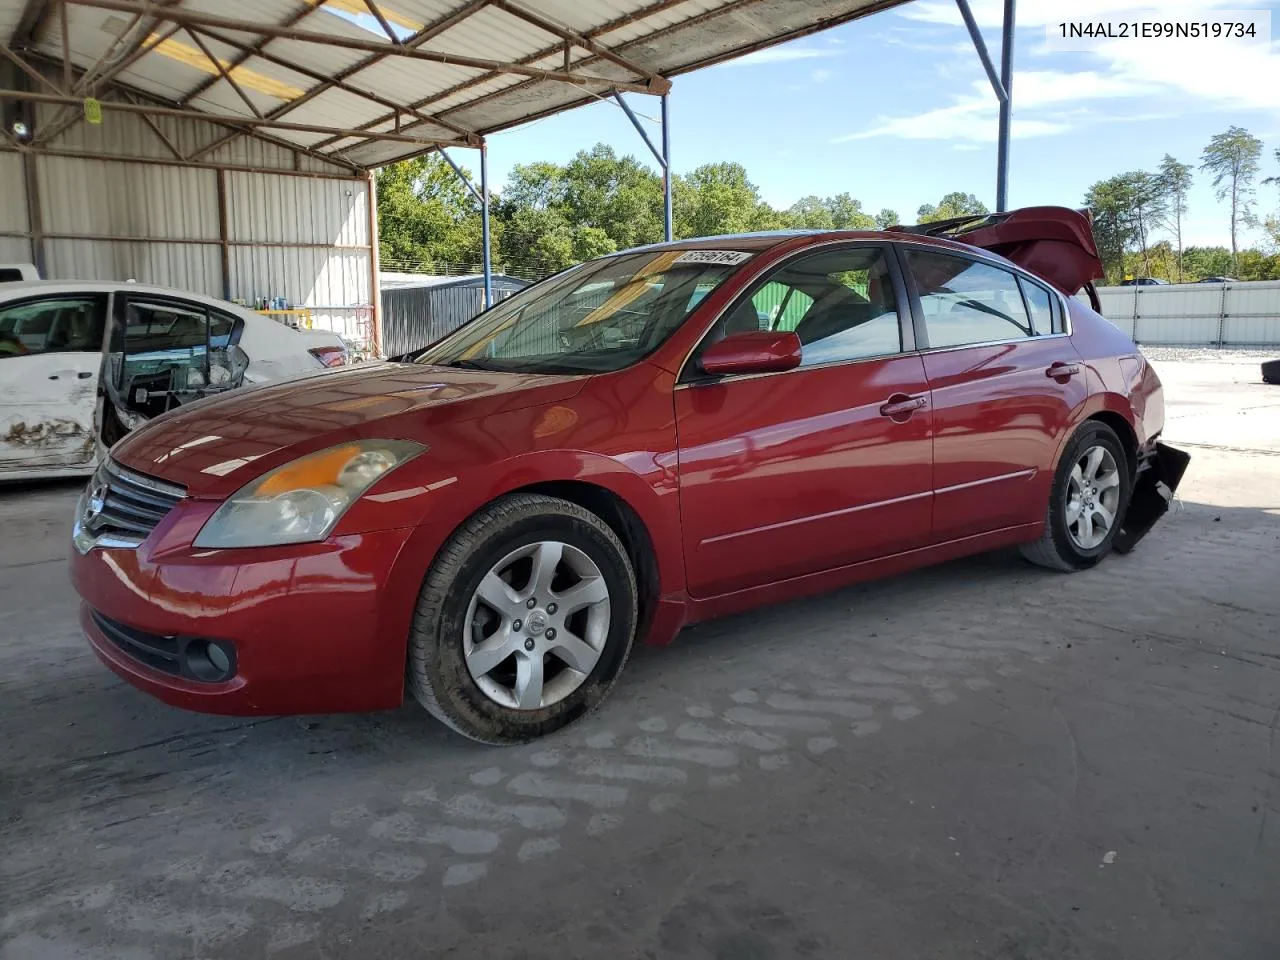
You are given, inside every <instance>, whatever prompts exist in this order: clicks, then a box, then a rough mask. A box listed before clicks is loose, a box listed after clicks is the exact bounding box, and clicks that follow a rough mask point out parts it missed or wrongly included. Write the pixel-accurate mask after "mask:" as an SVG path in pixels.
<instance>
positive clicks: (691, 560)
mask: <svg viewBox="0 0 1280 960" xmlns="http://www.w3.org/2000/svg"><path fill="white" fill-rule="evenodd" d="M900 306H901V308H902V309H901V311H900V309H899V308H900ZM759 329H772V330H794V331H795V332H796V333H797V334H798V335H799V337H800V340H801V342H802V343H803V346H804V349H803V358H802V361H801V365H800V366H799V367H798V368H796V369H794V370H791V371H787V372H786V373H777V374H767V375H759V376H740V377H733V376H730V377H724V378H719V379H716V378H711V377H707V376H706V375H704V374H701V372H700V369H699V367H698V355H697V353H696V352H695V354H694V355H693V356H692V357H691V358H690V360H689V363H688V364H687V366H686V369H685V372H684V374H683V375H682V377H681V381H682V382H681V383H680V384H679V385H678V386H677V388H676V393H675V406H676V421H677V431H678V441H679V453H680V505H681V520H682V525H683V530H684V546H685V563H686V568H687V575H688V583H689V590H690V593H691V594H692V595H693V596H695V597H699V598H702V597H708V596H716V595H719V594H724V593H730V592H734V591H737V590H743V589H748V588H751V587H755V586H760V585H763V584H767V583H771V582H776V581H779V580H785V579H788V578H790V577H796V576H802V575H804V574H808V573H815V572H818V571H822V570H828V569H833V568H836V567H840V566H844V565H846V564H851V563H856V562H858V561H861V560H868V559H872V558H875V557H880V556H885V555H888V554H891V553H896V552H899V551H902V550H909V549H912V548H914V547H918V546H921V545H923V544H924V543H925V542H926V540H927V538H928V534H929V524H930V498H931V486H930V465H931V444H932V429H931V421H932V415H931V410H930V407H929V402H928V397H929V391H928V383H927V381H926V379H925V370H924V362H923V360H922V359H921V358H920V356H919V354H918V353H916V352H915V344H914V339H913V333H912V330H911V326H910V324H909V322H908V312H907V310H906V299H905V288H904V287H903V286H902V281H901V277H900V276H899V274H898V270H897V264H896V261H895V260H894V258H893V255H892V250H891V248H889V247H887V246H883V245H860V246H841V247H835V248H828V249H824V250H822V251H820V252H815V253H808V254H800V255H798V256H797V257H795V258H792V259H791V260H789V261H787V262H785V263H784V264H782V265H781V266H779V267H778V268H777V269H776V270H775V271H774V272H773V273H771V274H770V275H768V276H766V277H765V278H764V279H763V280H762V281H760V282H758V283H757V284H756V285H754V287H753V288H751V289H750V290H748V291H747V292H746V294H745V295H744V296H743V298H741V299H740V301H739V302H738V303H737V304H736V305H735V306H733V307H731V308H730V309H729V310H728V311H726V313H725V315H724V316H723V317H722V318H721V319H720V320H719V321H718V322H717V324H716V326H715V327H714V328H713V329H712V331H711V333H710V334H709V335H708V337H707V338H706V339H705V340H704V345H706V344H708V343H711V342H714V341H715V340H717V339H719V338H721V337H723V336H726V335H731V334H733V333H740V332H745V331H748V330H759Z"/></svg>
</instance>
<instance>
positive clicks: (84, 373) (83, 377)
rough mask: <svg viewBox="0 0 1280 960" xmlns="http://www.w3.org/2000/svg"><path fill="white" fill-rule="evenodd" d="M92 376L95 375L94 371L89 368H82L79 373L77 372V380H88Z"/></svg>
mask: <svg viewBox="0 0 1280 960" xmlns="http://www.w3.org/2000/svg"><path fill="white" fill-rule="evenodd" d="M92 376H93V373H92V372H91V371H89V370H81V371H80V372H79V373H77V374H76V379H77V380H88V379H89V378H90V377H92Z"/></svg>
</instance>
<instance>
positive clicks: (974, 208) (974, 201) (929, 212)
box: [916, 191, 991, 223]
mask: <svg viewBox="0 0 1280 960" xmlns="http://www.w3.org/2000/svg"><path fill="white" fill-rule="evenodd" d="M990 212H991V211H989V210H988V209H987V206H986V204H984V203H983V202H982V201H981V200H979V199H978V198H977V197H975V196H974V195H973V194H972V193H960V192H959V191H956V192H954V193H948V194H947V195H946V196H945V197H943V198H942V199H941V200H940V201H939V202H938V205H937V206H934V205H933V204H931V203H926V204H924V205H923V206H922V207H920V209H919V210H917V211H916V218H917V220H918V222H920V223H934V222H936V221H938V220H950V219H952V218H954V217H967V216H982V215H984V214H987V213H990Z"/></svg>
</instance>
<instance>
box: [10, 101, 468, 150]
mask: <svg viewBox="0 0 1280 960" xmlns="http://www.w3.org/2000/svg"><path fill="white" fill-rule="evenodd" d="M0 100H25V101H28V102H30V103H47V104H53V105H55V106H66V107H81V106H83V103H84V101H83V100H81V99H79V98H77V97H65V96H59V95H57V94H46V93H29V92H27V91H24V90H0ZM101 102H102V108H103V109H104V110H116V111H120V112H123V113H145V114H150V115H152V116H158V117H178V118H180V119H183V120H203V121H205V122H207V123H217V124H222V125H224V126H230V127H245V128H247V129H249V130H257V129H266V130H285V131H294V132H297V133H338V134H342V135H344V136H361V137H366V138H369V139H374V140H387V141H390V142H392V143H409V144H413V145H415V146H419V147H422V148H423V149H428V148H432V147H438V146H454V147H463V146H466V145H467V144H465V143H460V142H458V141H456V140H440V139H439V138H422V137H411V136H409V135H408V134H404V133H369V132H358V131H345V132H344V131H342V130H335V129H334V128H333V127H331V126H322V125H320V124H315V123H289V122H287V121H284V120H267V119H261V120H260V119H258V118H256V117H237V116H230V115H220V114H213V113H206V112H204V111H201V110H192V109H189V108H183V107H161V106H154V105H152V104H139V103H124V102H121V101H118V100H103V101H101Z"/></svg>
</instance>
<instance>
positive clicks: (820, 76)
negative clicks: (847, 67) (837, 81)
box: [809, 67, 836, 83]
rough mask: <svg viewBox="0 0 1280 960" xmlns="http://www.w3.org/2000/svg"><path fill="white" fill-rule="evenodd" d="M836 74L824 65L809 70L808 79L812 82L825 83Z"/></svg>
mask: <svg viewBox="0 0 1280 960" xmlns="http://www.w3.org/2000/svg"><path fill="white" fill-rule="evenodd" d="M835 75H836V72H835V71H834V70H828V69H826V68H825V67H818V68H817V69H816V70H811V71H809V79H810V80H812V81H813V82H814V83H826V82H827V81H828V80H830V79H831V78H832V77H834V76H835Z"/></svg>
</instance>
